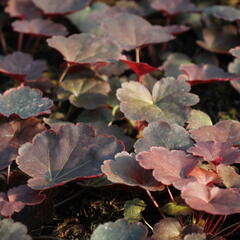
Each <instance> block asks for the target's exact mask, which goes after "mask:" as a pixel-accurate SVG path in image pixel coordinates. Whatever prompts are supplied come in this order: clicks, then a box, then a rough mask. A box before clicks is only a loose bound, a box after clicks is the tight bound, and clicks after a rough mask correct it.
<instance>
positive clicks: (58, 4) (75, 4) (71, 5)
mask: <svg viewBox="0 0 240 240" xmlns="http://www.w3.org/2000/svg"><path fill="white" fill-rule="evenodd" d="M32 1H33V3H34V4H35V5H36V6H37V7H38V8H40V9H42V10H43V12H44V13H45V14H47V15H65V14H69V13H73V12H76V11H79V10H81V9H83V8H85V7H86V6H87V5H88V4H89V3H90V2H91V0H81V1H79V0H64V2H62V1H61V0H32Z"/></svg>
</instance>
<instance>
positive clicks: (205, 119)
mask: <svg viewBox="0 0 240 240" xmlns="http://www.w3.org/2000/svg"><path fill="white" fill-rule="evenodd" d="M211 125H212V120H211V118H210V117H209V116H208V115H207V114H206V113H205V112H202V111H200V110H195V109H193V110H192V111H191V112H190V115H189V118H188V121H187V129H190V130H192V129H198V128H200V127H203V126H211Z"/></svg>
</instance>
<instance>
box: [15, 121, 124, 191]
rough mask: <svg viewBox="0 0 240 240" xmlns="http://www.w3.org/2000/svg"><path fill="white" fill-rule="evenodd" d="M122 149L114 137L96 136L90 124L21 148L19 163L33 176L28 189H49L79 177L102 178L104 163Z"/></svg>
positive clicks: (41, 136)
mask: <svg viewBox="0 0 240 240" xmlns="http://www.w3.org/2000/svg"><path fill="white" fill-rule="evenodd" d="M122 150H123V145H122V143H121V142H119V141H117V140H116V139H115V138H113V137H111V136H104V135H95V133H94V130H93V129H92V128H91V127H89V126H87V125H74V124H65V125H64V126H60V127H57V128H55V129H54V130H48V131H45V132H43V133H41V134H38V135H36V136H35V138H34V139H33V141H32V143H25V144H24V145H22V146H21V147H20V149H19V156H18V157H17V160H16V161H17V164H18V167H19V168H20V169H21V170H22V171H23V172H25V173H26V174H28V175H29V176H31V177H32V178H31V179H30V180H29V181H28V186H30V187H31V188H33V189H48V188H52V187H56V186H59V185H63V184H65V183H67V182H69V181H72V180H75V179H77V178H79V179H80V178H82V179H86V178H91V177H96V176H99V175H101V174H102V173H101V169H100V166H101V164H102V163H103V161H104V160H107V159H111V158H113V157H114V155H115V154H116V153H118V152H120V151H122Z"/></svg>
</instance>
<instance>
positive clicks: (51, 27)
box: [12, 18, 68, 37]
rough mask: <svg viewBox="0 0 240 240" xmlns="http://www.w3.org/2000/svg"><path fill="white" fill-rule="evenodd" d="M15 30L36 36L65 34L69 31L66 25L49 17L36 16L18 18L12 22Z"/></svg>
mask: <svg viewBox="0 0 240 240" xmlns="http://www.w3.org/2000/svg"><path fill="white" fill-rule="evenodd" d="M12 27H13V29H14V31H16V32H20V33H25V34H31V35H34V36H43V37H50V36H65V35H67V34H68V31H67V29H66V27H65V26H63V25H61V24H59V23H54V22H52V21H51V20H48V19H46V20H45V19H41V18H34V19H32V20H21V21H20V20H17V21H14V22H13V23H12Z"/></svg>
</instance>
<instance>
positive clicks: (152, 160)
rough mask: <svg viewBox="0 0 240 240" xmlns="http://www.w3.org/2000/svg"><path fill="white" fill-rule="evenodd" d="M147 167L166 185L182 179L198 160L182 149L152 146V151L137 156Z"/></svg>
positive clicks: (140, 162) (142, 164) (143, 165)
mask: <svg viewBox="0 0 240 240" xmlns="http://www.w3.org/2000/svg"><path fill="white" fill-rule="evenodd" d="M136 159H137V161H138V162H139V164H140V165H141V166H142V167H143V168H145V169H152V170H153V176H154V177H155V178H156V179H157V181H159V182H162V183H163V184H164V185H171V184H173V183H175V182H178V181H179V180H181V175H183V174H184V175H187V174H188V173H189V172H190V171H191V170H192V169H193V168H194V167H195V166H196V164H197V163H198V160H197V159H196V158H194V157H192V156H190V155H187V154H186V153H185V152H184V151H181V150H172V151H170V150H168V149H167V148H164V147H151V150H150V151H145V152H140V153H138V154H137V156H136Z"/></svg>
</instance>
